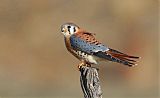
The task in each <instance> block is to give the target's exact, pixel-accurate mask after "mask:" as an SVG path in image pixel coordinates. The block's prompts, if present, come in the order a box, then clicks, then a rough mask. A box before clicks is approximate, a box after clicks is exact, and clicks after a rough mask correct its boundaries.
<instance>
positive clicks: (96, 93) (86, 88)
mask: <svg viewBox="0 0 160 98" xmlns="http://www.w3.org/2000/svg"><path fill="white" fill-rule="evenodd" d="M97 70H98V69H96V68H93V67H87V66H83V67H81V68H80V73H81V75H80V83H81V88H82V91H83V94H84V98H102V90H101V86H100V80H99V76H98V71H97Z"/></svg>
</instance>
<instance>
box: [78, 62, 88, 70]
mask: <svg viewBox="0 0 160 98" xmlns="http://www.w3.org/2000/svg"><path fill="white" fill-rule="evenodd" d="M85 65H86V64H85V63H84V62H82V63H80V64H78V70H80V68H82V67H83V66H85Z"/></svg>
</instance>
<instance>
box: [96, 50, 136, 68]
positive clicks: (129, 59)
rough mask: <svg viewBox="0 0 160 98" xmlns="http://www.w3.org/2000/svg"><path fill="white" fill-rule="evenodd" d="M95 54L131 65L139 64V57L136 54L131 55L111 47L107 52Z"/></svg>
mask: <svg viewBox="0 0 160 98" xmlns="http://www.w3.org/2000/svg"><path fill="white" fill-rule="evenodd" d="M95 55H96V56H98V57H101V58H104V59H107V60H109V61H113V62H117V63H121V64H124V65H128V66H130V67H132V66H135V65H137V61H136V59H138V58H139V57H136V56H130V55H127V54H124V53H122V52H119V51H117V50H113V49H110V50H108V51H106V52H98V53H96V54H95Z"/></svg>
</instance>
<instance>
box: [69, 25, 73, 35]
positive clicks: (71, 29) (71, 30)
mask: <svg viewBox="0 0 160 98" xmlns="http://www.w3.org/2000/svg"><path fill="white" fill-rule="evenodd" d="M70 32H71V34H73V33H74V26H71V28H70Z"/></svg>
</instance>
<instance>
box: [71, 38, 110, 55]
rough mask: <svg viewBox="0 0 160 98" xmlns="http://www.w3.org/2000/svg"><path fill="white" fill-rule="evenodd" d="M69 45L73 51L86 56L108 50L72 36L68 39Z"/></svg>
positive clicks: (101, 45) (100, 45)
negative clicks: (80, 52)
mask: <svg viewBox="0 0 160 98" xmlns="http://www.w3.org/2000/svg"><path fill="white" fill-rule="evenodd" d="M70 43H71V47H72V48H73V49H74V50H77V51H83V52H85V53H87V54H95V53H97V52H105V51H107V50H109V48H107V47H106V46H104V45H103V44H95V43H90V42H89V41H87V40H85V39H82V38H80V37H77V36H76V35H72V36H71V37H70Z"/></svg>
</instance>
